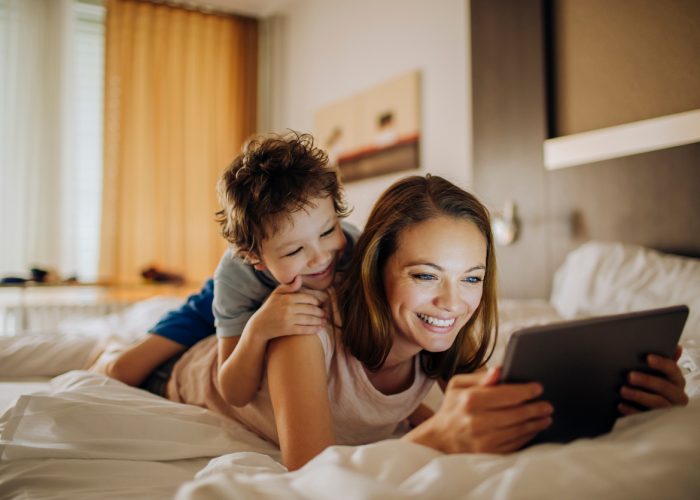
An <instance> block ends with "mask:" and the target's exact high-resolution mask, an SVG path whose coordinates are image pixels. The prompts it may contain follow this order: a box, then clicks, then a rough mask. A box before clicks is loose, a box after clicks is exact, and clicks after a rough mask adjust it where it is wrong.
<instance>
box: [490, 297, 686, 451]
mask: <svg viewBox="0 0 700 500" xmlns="http://www.w3.org/2000/svg"><path fill="white" fill-rule="evenodd" d="M687 317H688V307H687V306H683V305H682V306H674V307H666V308H663V309H652V310H647V311H639V312H633V313H626V314H617V315H613V316H600V317H596V318H590V319H584V320H576V321H567V322H563V323H556V324H549V325H541V326H534V327H529V328H525V329H522V330H519V331H516V332H514V333H513V335H512V337H511V339H510V342H509V343H508V347H507V349H506V355H505V358H504V361H503V375H502V378H501V381H502V382H516V383H517V382H531V381H537V382H540V383H541V384H542V386H543V388H544V392H543V394H542V396H541V397H540V398H541V399H544V400H546V401H549V402H550V403H552V405H553V406H554V414H553V415H552V419H553V421H552V425H551V426H550V427H549V428H548V429H546V430H544V431H542V432H541V433H539V434H538V435H537V436H536V437H535V439H534V440H532V441H531V442H530V443H529V444H528V445H532V444H536V443H544V442H557V443H566V442H569V441H572V440H574V439H578V438H582V437H594V436H598V435H600V434H604V433H606V432H608V431H610V429H612V427H613V425H614V423H615V420H616V419H617V417H619V416H620V413H619V412H618V410H617V405H618V403H620V402H621V401H622V398H621V396H620V387H622V386H623V385H624V384H625V381H626V377H627V374H628V373H629V372H630V370H638V371H644V372H647V373H650V372H652V371H651V370H650V369H649V366H648V365H647V364H646V360H645V358H646V355H647V354H659V355H661V356H665V357H667V358H672V357H673V354H674V352H675V348H676V345H677V344H678V339H679V338H680V336H681V332H682V330H683V325H684V324H685V320H686V318H687Z"/></svg>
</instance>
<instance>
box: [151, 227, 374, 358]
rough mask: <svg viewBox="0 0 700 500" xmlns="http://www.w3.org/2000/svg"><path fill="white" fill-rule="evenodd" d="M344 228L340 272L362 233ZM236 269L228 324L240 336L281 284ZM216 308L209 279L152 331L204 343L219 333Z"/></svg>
mask: <svg viewBox="0 0 700 500" xmlns="http://www.w3.org/2000/svg"><path fill="white" fill-rule="evenodd" d="M341 226H342V228H343V233H344V234H345V238H346V239H347V246H346V247H345V251H344V252H343V255H342V256H341V258H340V260H339V262H338V269H339V270H343V269H345V268H347V266H348V264H349V263H350V257H351V256H352V251H353V248H354V247H355V243H356V242H357V238H358V237H359V234H360V231H359V230H358V229H357V228H356V227H355V226H353V225H351V224H349V223H347V222H345V221H342V222H341ZM226 258H229V259H230V258H231V257H230V254H229V252H226V254H225V255H224V259H226ZM222 260H223V259H222ZM232 266H233V267H234V269H235V271H236V272H235V273H233V274H231V273H230V272H229V273H227V278H228V279H227V280H226V283H227V285H228V286H227V290H226V291H227V293H226V294H225V295H226V301H227V309H228V310H233V311H238V312H237V314H236V315H235V317H233V318H231V320H232V323H231V322H230V323H228V325H227V332H229V335H240V334H241V333H242V332H243V328H244V327H245V324H246V323H247V322H248V319H250V316H252V315H253V313H255V311H257V310H258V308H259V307H260V305H261V304H262V303H263V302H264V301H265V299H266V298H267V297H268V295H270V293H272V291H273V290H274V289H275V287H276V286H277V285H278V283H277V282H276V281H275V280H274V279H273V278H272V276H271V275H270V274H269V273H267V272H260V271H256V270H255V269H253V266H251V265H250V264H248V263H246V262H244V261H243V260H242V259H237V258H233V259H231V261H230V262H228V263H227V268H228V270H229V271H230V270H231V267H232ZM220 283H221V282H219V284H220ZM232 292H233V293H232ZM213 307H214V280H213V279H208V280H207V281H206V282H205V283H204V286H202V289H201V290H200V291H199V292H198V293H195V294H192V295H190V296H189V297H188V298H187V300H186V301H185V303H184V304H183V305H182V306H180V307H179V308H178V309H175V310H173V311H170V312H169V313H167V314H166V315H165V316H163V317H162V318H161V319H160V320H159V321H158V323H156V325H155V326H154V327H153V328H152V329H151V330H150V332H151V333H155V334H156V335H160V336H162V337H165V338H167V339H170V340H173V341H175V342H177V343H178V344H182V345H184V346H186V347H192V346H193V345H194V344H196V343H197V342H199V341H200V340H202V339H204V338H206V337H208V336H209V335H213V334H214V333H216V326H215V318H214V310H213ZM234 323H235V326H234ZM236 332H237V333H236Z"/></svg>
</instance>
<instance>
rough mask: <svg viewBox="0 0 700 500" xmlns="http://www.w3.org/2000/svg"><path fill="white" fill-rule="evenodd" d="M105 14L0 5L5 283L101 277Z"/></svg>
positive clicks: (36, 1)
mask: <svg viewBox="0 0 700 500" xmlns="http://www.w3.org/2000/svg"><path fill="white" fill-rule="evenodd" d="M104 18H105V8H104V6H103V4H102V2H101V1H97V0H73V1H72V2H71V1H68V2H54V1H52V0H0V227H1V228H2V244H1V245H0V276H7V275H14V276H26V275H27V273H28V269H29V268H30V267H34V266H36V267H42V268H50V269H55V270H56V271H57V272H58V274H59V276H60V277H62V278H67V277H69V276H77V277H78V278H79V279H80V280H82V281H92V280H95V279H96V277H97V270H98V268H97V266H98V258H99V240H100V206H101V192H102V101H103V86H104V84H103V80H104V69H103V68H104Z"/></svg>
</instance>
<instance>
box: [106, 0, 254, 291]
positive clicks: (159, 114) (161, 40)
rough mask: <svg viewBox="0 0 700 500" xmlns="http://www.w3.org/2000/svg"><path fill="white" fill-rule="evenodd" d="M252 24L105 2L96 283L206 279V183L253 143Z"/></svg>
mask: <svg viewBox="0 0 700 500" xmlns="http://www.w3.org/2000/svg"><path fill="white" fill-rule="evenodd" d="M257 30H258V28H257V22H256V21H255V20H254V19H247V18H240V17H234V16H224V15H218V14H205V13H202V12H195V11H191V10H185V9H181V8H175V7H171V6H167V5H163V4H154V3H149V2H145V1H137V0H108V1H107V40H106V45H105V51H106V53H105V59H106V69H105V132H104V134H105V144H104V150H105V162H104V163H105V170H104V181H103V182H104V191H103V200H104V201H103V213H102V238H101V251H100V279H101V280H104V281H106V282H111V283H133V282H138V281H140V279H141V278H140V271H141V270H142V269H143V268H144V267H147V266H149V265H155V266H158V267H159V268H161V269H163V270H166V271H170V272H178V273H181V274H183V275H185V276H186V278H187V280H188V281H201V280H203V279H204V278H206V277H208V276H211V275H212V273H213V271H214V269H215V267H216V264H217V262H218V261H219V258H220V257H221V254H222V253H223V251H224V249H225V248H226V244H225V241H224V240H223V238H222V237H221V236H220V234H219V232H218V231H219V228H218V225H217V224H216V223H215V222H214V213H215V212H216V210H217V209H218V202H217V198H216V180H217V178H218V177H219V174H220V173H221V172H222V171H223V169H224V168H226V166H228V164H229V163H230V162H231V160H232V159H233V158H234V157H235V155H236V154H237V153H238V152H239V151H240V148H241V145H242V143H243V141H244V140H245V139H246V137H248V136H249V135H250V134H252V133H253V132H254V131H255V113H256V87H257Z"/></svg>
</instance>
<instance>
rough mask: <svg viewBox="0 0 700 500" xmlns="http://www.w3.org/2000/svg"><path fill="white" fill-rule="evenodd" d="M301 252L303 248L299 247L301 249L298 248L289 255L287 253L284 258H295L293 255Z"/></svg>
mask: <svg viewBox="0 0 700 500" xmlns="http://www.w3.org/2000/svg"><path fill="white" fill-rule="evenodd" d="M299 252H301V247H299V248H297V249H296V250H293V251H291V252H289V253H287V254H284V256H285V257H291V256H293V255H296V254H298V253H299Z"/></svg>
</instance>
